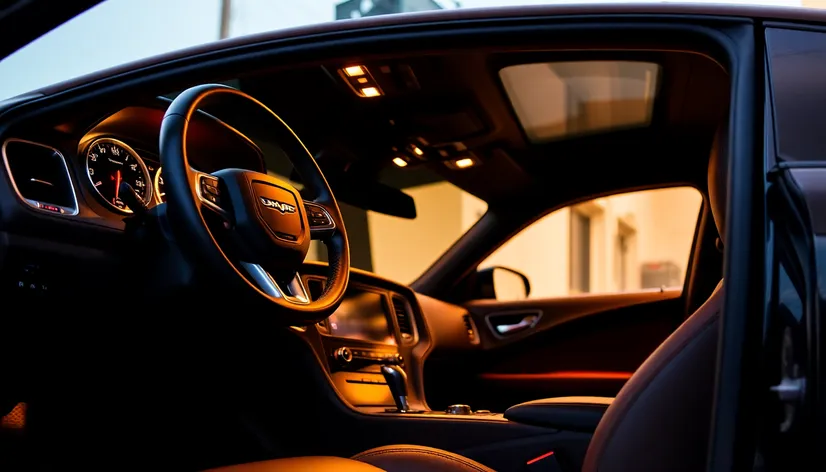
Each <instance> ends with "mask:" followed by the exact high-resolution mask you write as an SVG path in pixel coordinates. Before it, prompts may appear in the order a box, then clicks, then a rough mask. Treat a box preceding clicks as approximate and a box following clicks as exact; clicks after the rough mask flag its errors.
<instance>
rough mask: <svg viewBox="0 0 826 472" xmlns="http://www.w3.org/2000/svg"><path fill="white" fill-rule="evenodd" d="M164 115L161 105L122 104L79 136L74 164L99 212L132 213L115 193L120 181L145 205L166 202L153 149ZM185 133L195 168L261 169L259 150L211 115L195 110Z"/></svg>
mask: <svg viewBox="0 0 826 472" xmlns="http://www.w3.org/2000/svg"><path fill="white" fill-rule="evenodd" d="M161 105H163V104H161ZM163 114H164V109H163V108H151V107H137V106H136V107H127V108H124V109H123V110H121V111H119V112H117V113H115V114H113V115H111V116H108V117H106V118H105V119H103V120H101V121H100V122H99V123H97V124H96V125H95V126H93V127H92V128H91V129H89V130H88V132H86V133H85V134H84V135H83V136H82V137H81V138H80V140H79V143H78V149H77V152H76V156H77V159H76V160H75V162H74V164H75V165H76V166H78V167H80V170H79V172H78V174H79V175H80V179H79V180H80V181H81V182H82V187H84V190H86V191H87V192H88V193H89V194H91V196H92V198H93V199H94V200H95V201H96V202H97V203H99V204H100V205H101V206H102V208H103V209H104V210H105V212H103V213H102V215H104V216H107V215H108V214H112V213H113V214H115V215H128V214H129V213H131V212H132V211H131V209H130V208H129V207H128V205H126V203H124V200H123V196H122V195H120V192H121V190H122V189H121V185H120V184H121V183H124V182H125V183H127V184H129V186H130V187H132V189H134V190H135V193H136V194H137V196H138V197H139V198H140V199H141V200H143V202H144V203H145V204H146V205H147V206H148V207H150V208H151V207H153V206H155V205H158V204H160V203H163V202H164V201H165V191H164V184H163V168H162V166H161V160H160V156H159V153H158V139H159V136H158V133H159V130H160V124H161V121H162V119H163ZM188 133H189V134H188V136H189V138H190V139H189V140H188V142H187V155H188V157H189V159H190V165H192V167H193V168H194V169H195V170H199V171H202V172H208V173H209V172H214V171H216V170H218V169H222V168H227V167H238V168H242V169H249V170H255V171H259V172H260V171H263V170H265V165H264V160H263V155H262V153H261V151H260V149H258V147H257V146H256V145H255V144H254V143H252V142H251V141H250V140H249V139H248V138H247V137H246V136H244V135H243V134H241V133H240V132H238V131H237V130H235V129H234V128H232V127H231V126H229V125H227V124H226V123H224V122H222V121H220V120H218V119H216V118H213V117H212V116H211V115H208V114H206V113H201V114H199V116H198V117H197V118H196V119H194V120H193V123H192V125H191V126H190V128H189V131H188Z"/></svg>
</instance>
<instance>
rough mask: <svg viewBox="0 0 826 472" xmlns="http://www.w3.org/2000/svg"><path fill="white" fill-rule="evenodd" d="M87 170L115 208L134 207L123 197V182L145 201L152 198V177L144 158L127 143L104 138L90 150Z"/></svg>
mask: <svg viewBox="0 0 826 472" xmlns="http://www.w3.org/2000/svg"><path fill="white" fill-rule="evenodd" d="M86 173H87V174H88V175H89V180H90V181H91V182H92V186H93V187H94V189H95V191H96V192H97V193H98V195H100V196H101V198H103V200H104V201H106V203H107V204H109V206H111V207H112V208H114V209H116V210H119V211H122V212H124V213H131V212H132V210H130V209H129V207H128V206H126V204H125V203H124V202H123V200H122V199H121V194H120V192H121V190H120V184H121V182H126V183H128V184H129V185H130V186H131V187H132V188H133V189H135V192H136V193H137V194H138V196H139V197H140V198H141V200H143V201H144V202H147V203H148V202H149V201H150V199H151V198H152V177H151V176H150V175H149V171H148V170H147V169H146V164H145V163H144V162H143V159H141V158H140V156H138V153H136V152H135V151H134V150H133V149H132V148H130V147H129V146H128V145H126V144H125V143H123V142H121V141H118V140H117V139H112V138H101V139H98V140H96V141H95V142H93V143H92V145H91V146H89V150H88V151H86Z"/></svg>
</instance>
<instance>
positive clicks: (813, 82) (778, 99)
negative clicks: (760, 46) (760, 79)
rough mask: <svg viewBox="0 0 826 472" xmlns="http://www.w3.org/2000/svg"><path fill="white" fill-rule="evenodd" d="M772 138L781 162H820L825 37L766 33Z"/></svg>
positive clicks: (825, 104) (825, 115)
mask: <svg viewBox="0 0 826 472" xmlns="http://www.w3.org/2000/svg"><path fill="white" fill-rule="evenodd" d="M766 45H767V49H768V56H769V67H770V71H769V72H770V77H771V87H772V98H773V103H774V117H775V123H776V124H775V127H776V128H775V129H776V130H777V134H776V136H775V141H776V144H775V145H776V149H777V153H778V157H780V158H781V159H782V160H791V161H809V160H823V156H824V153H823V130H824V129H826V112H825V110H826V87H825V86H824V85H823V84H824V83H826V34H825V33H819V32H814V31H799V30H789V29H781V28H767V29H766Z"/></svg>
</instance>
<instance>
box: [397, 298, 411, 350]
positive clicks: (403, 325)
mask: <svg viewBox="0 0 826 472" xmlns="http://www.w3.org/2000/svg"><path fill="white" fill-rule="evenodd" d="M393 311H394V312H395V313H396V321H397V322H398V323H399V332H401V334H402V341H406V342H411V341H413V339H414V338H415V336H414V332H415V331H414V330H413V317H412V315H411V314H410V309H409V308H408V306H407V302H405V301H404V299H403V298H400V297H393Z"/></svg>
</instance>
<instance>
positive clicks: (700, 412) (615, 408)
mask: <svg viewBox="0 0 826 472" xmlns="http://www.w3.org/2000/svg"><path fill="white" fill-rule="evenodd" d="M726 141H727V140H726V139H725V135H724V134H723V133H722V132H721V133H718V135H717V137H716V138H715V140H714V145H713V147H712V152H711V157H710V159H709V169H708V191H709V200H710V206H711V210H712V214H713V216H714V222H715V224H716V226H717V231H718V232H719V233H720V237H721V238H722V239H723V240H725V238H724V234H725V221H726V218H725V209H726V198H727V192H726V189H727V182H728V179H727V171H728V167H727V162H726V161H727V159H726V157H727V149H726V148H725V147H724V146H726V144H727V142H726ZM722 307H723V282H722V281H721V282H720V283H719V284H718V285H717V288H716V289H715V290H714V292H713V293H712V295H711V296H710V297H709V299H708V300H707V301H706V302H705V303H704V304H703V305H702V306H701V307H700V308H698V309H697V311H696V312H694V313H693V314H692V315H691V316H690V317H689V318H688V319H687V320H686V321H685V322H684V323H683V324H682V325H681V326H680V327H679V328H677V330H676V331H674V333H673V334H672V335H671V336H669V337H668V339H666V340H665V341H664V342H663V343H662V344H661V345H660V347H659V348H657V350H656V351H654V353H653V354H651V356H649V357H648V359H647V360H646V361H645V362H644V363H643V364H642V365H641V366H640V368H639V369H637V371H636V372H635V373H634V375H633V376H632V377H631V378H630V379H629V380H628V382H627V383H626V384H625V386H624V387H623V388H622V390H620V392H619V394H617V397H616V399H615V400H614V401H613V403H611V406H610V407H609V408H608V410H606V412H605V415H604V416H603V417H602V420H601V421H600V423H599V425H598V426H597V429H596V431H595V432H594V436H593V438H592V439H591V443H590V445H589V446H588V452H587V453H586V455H585V461H584V465H583V468H582V470H583V471H584V472H596V471H599V472H615V471H638V470H646V471H649V470H650V471H699V470H704V469H705V465H706V456H707V453H708V442H709V431H710V427H711V412H712V404H713V399H714V382H715V374H716V367H717V344H718V338H719V331H720V315H721V312H722Z"/></svg>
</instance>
